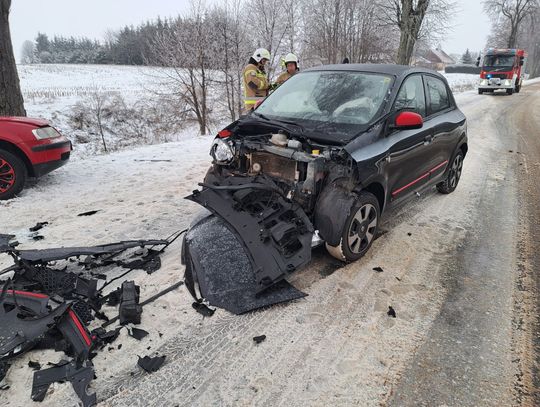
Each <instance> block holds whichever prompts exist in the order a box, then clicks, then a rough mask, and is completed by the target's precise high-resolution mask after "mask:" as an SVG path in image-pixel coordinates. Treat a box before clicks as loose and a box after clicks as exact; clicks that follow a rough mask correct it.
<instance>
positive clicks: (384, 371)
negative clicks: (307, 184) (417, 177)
mask: <svg viewBox="0 0 540 407" xmlns="http://www.w3.org/2000/svg"><path fill="white" fill-rule="evenodd" d="M457 101H458V104H459V105H460V107H461V109H462V110H463V112H464V113H465V114H466V115H467V118H468V125H469V146H470V147H469V154H468V156H467V158H466V160H465V166H464V172H463V176H462V179H461V182H460V185H459V187H458V188H457V190H456V191H455V192H454V193H453V194H451V195H446V196H445V195H440V194H437V193H436V192H435V191H428V192H426V193H424V194H423V195H422V196H421V197H420V198H418V199H415V200H414V201H413V202H410V203H409V204H408V205H406V206H402V207H401V208H399V209H396V210H394V211H393V212H392V213H389V214H387V215H388V216H387V217H386V221H385V222H384V224H383V229H384V230H385V231H387V233H385V234H383V235H382V237H380V238H379V239H378V240H377V241H376V242H375V243H374V245H373V248H372V249H371V251H370V252H369V253H368V255H367V256H365V257H364V258H363V259H361V260H360V261H358V262H356V263H353V264H349V265H346V266H343V267H342V266H341V265H339V264H338V263H336V262H335V261H334V260H332V259H331V258H330V257H329V256H327V255H326V254H325V253H324V250H319V251H316V253H315V254H314V257H315V259H314V261H313V263H312V265H311V266H309V267H308V268H306V269H304V270H303V271H301V272H299V273H298V274H296V275H295V276H294V277H293V278H292V279H291V281H292V282H293V283H294V285H295V286H297V287H298V288H300V289H301V290H304V291H305V292H306V293H308V294H309V296H308V297H307V298H305V299H302V300H299V301H296V302H293V303H289V304H285V305H279V306H274V307H271V308H269V309H266V310H260V311H256V312H253V313H249V314H247V315H243V316H234V315H231V314H229V313H227V312H226V311H223V310H218V311H217V312H216V313H215V315H214V316H213V317H211V318H203V317H202V316H201V315H199V314H197V313H196V312H195V311H194V310H193V309H192V307H191V303H192V300H191V298H190V296H189V294H188V293H187V291H186V290H185V287H181V288H180V289H178V290H176V291H174V292H172V293H169V294H167V295H166V296H164V297H162V298H161V299H159V300H158V301H156V302H154V303H152V304H151V305H148V306H146V307H145V308H144V311H143V316H142V323H141V325H140V327H141V328H143V329H146V330H147V331H149V332H150V335H149V336H148V337H146V338H144V339H143V340H142V341H140V342H139V341H136V340H135V339H134V338H131V337H128V336H127V334H126V332H125V330H123V331H122V334H121V336H120V338H119V339H118V340H117V341H116V342H115V343H113V345H111V347H110V349H108V348H105V350H104V351H102V352H100V353H98V356H97V357H96V358H95V359H94V363H95V367H96V375H97V379H96V380H94V381H93V382H92V388H93V389H95V390H96V392H97V394H98V400H99V402H100V404H101V405H103V406H174V405H181V406H253V405H257V406H287V407H288V406H329V405H332V406H350V405H358V406H379V405H394V406H417V405H425V406H434V405H437V406H438V405H446V406H473V405H474V406H483V405H485V406H493V405H498V406H509V405H535V404H536V405H538V403H540V400H538V394H539V393H538V390H539V388H538V377H535V376H533V374H532V373H531V372H533V371H534V368H535V367H534V364H535V358H537V357H538V354H537V353H535V349H534V348H533V344H534V341H533V339H534V338H535V337H537V336H535V335H537V332H538V331H537V328H538V326H537V325H536V324H537V321H536V320H535V319H534V318H536V315H538V312H537V308H536V307H537V306H538V302H537V301H538V297H537V296H536V291H535V289H536V285H535V284H536V283H537V282H535V281H534V278H533V274H532V271H534V268H533V264H534V261H535V259H536V260H538V259H537V257H538V253H539V251H538V248H537V247H536V245H538V241H539V239H538V236H536V235H537V234H538V233H539V232H538V224H539V213H540V211H539V210H538V204H537V202H536V201H537V198H538V188H539V187H538V179H539V177H540V143H539V141H538V135H539V134H540V122H539V121H540V114H539V112H540V85H538V84H531V85H529V86H526V87H524V88H523V89H522V92H521V93H519V94H515V95H513V96H505V95H495V96H492V95H483V96H479V95H476V94H474V93H473V92H467V93H463V94H460V95H458V96H457ZM210 143H211V138H208V137H206V138H190V139H187V140H185V141H183V142H179V143H171V144H166V145H157V146H150V147H145V148H139V149H136V150H133V151H128V152H122V153H116V154H111V155H104V156H98V157H94V158H90V159H86V160H77V161H74V162H72V163H70V164H69V165H67V166H66V167H64V168H62V169H60V170H58V171H56V172H54V173H52V174H50V175H48V176H46V177H45V178H43V179H41V180H39V181H38V182H37V183H35V184H34V185H30V186H29V187H28V188H27V189H26V190H25V191H24V192H23V194H22V196H21V197H19V198H16V199H13V200H11V201H7V202H3V203H0V225H1V230H0V232H2V233H14V234H16V235H17V239H18V240H19V241H20V242H21V245H22V246H23V247H25V248H40V247H49V246H61V245H92V244H97V243H102V242H104V243H106V242H109V241H117V240H123V239H140V238H161V237H166V236H168V235H170V234H171V233H173V232H174V231H176V230H178V229H182V228H185V227H186V226H187V225H188V223H189V220H190V217H191V216H192V215H193V214H194V213H195V212H196V211H197V210H198V208H197V207H196V205H195V204H193V203H191V202H188V201H186V200H184V199H183V197H184V196H186V195H187V194H189V193H190V192H191V190H193V189H195V188H196V187H197V182H198V181H200V180H201V179H202V176H203V174H204V172H205V170H206V168H207V166H208V163H209V157H208V156H207V151H208V147H209V145H210ZM152 160H153V161H152ZM89 210H99V212H98V213H97V214H96V215H94V216H90V217H77V216H76V215H77V214H78V213H80V212H84V211H89ZM43 221H48V222H50V224H49V225H48V226H46V227H45V228H44V229H42V230H41V231H40V234H42V235H43V236H44V237H45V239H44V240H42V241H39V242H34V241H32V240H31V238H30V237H29V234H30V232H28V228H29V227H31V226H33V225H34V224H35V223H36V222H43ZM535 225H536V226H535ZM179 251H180V245H179V244H176V245H173V246H172V247H170V248H169V249H168V250H167V251H166V253H165V255H164V256H163V267H162V268H161V270H159V271H158V272H156V273H154V274H153V275H150V276H148V275H146V274H145V273H144V272H139V271H137V272H133V274H132V275H131V278H133V279H135V280H136V282H137V283H138V284H140V285H141V291H142V292H141V297H142V298H146V297H149V296H150V295H152V294H154V293H156V292H157V291H159V290H160V289H163V288H165V287H166V286H168V285H170V284H172V283H174V282H176V281H177V280H179V279H181V278H182V276H183V268H182V266H181V265H180V252H179ZM534 256H536V257H534ZM8 264H9V261H8V259H7V258H5V257H0V267H2V266H5V265H8ZM538 264H539V263H538V262H536V265H538ZM374 267H382V268H383V270H384V271H383V272H380V273H378V272H375V271H373V268H374ZM388 306H392V307H393V308H394V309H395V311H396V314H397V317H396V318H391V317H389V316H388V315H387V310H388ZM105 312H107V313H108V314H110V315H115V312H116V310H115V309H112V308H111V309H107V308H106V309H105ZM160 334H162V335H160ZM258 335H266V337H267V339H266V340H265V341H264V342H262V343H260V344H258V345H257V344H255V343H254V342H253V340H252V338H253V337H254V336H258ZM119 344H122V347H121V349H118V345H119ZM155 353H158V354H163V355H166V361H165V365H164V366H163V367H162V368H161V369H160V370H159V371H158V372H156V373H153V374H147V373H142V372H141V371H140V369H139V368H138V367H137V366H136V362H137V355H141V356H143V355H154V354H155ZM62 357H63V354H60V353H55V352H52V351H49V352H42V351H33V352H29V353H28V354H27V355H25V356H24V357H20V358H18V359H16V360H15V361H14V363H13V366H12V367H11V369H10V371H9V373H8V376H7V383H8V384H9V385H10V386H11V387H10V389H9V390H5V391H0V404H1V405H7V406H28V405H31V404H32V402H31V401H30V391H31V386H32V374H33V372H32V370H31V369H30V368H29V367H28V366H27V364H28V361H29V360H34V361H39V362H40V363H41V364H42V365H45V364H46V363H47V362H57V361H59V360H60V359H61V358H62ZM536 360H537V359H536ZM535 396H536V397H537V399H536V400H535V399H534V397H535ZM77 402H78V399H77V397H76V396H75V395H74V392H73V390H72V387H71V385H70V384H55V385H53V386H51V389H50V390H49V393H48V394H47V397H46V398H45V400H44V402H42V403H41V404H40V405H42V406H59V405H62V406H70V405H76V404H77Z"/></svg>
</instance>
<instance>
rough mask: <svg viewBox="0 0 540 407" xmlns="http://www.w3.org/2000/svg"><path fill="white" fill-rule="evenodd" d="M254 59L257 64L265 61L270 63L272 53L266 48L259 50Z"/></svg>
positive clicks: (254, 54) (256, 51)
mask: <svg viewBox="0 0 540 407" xmlns="http://www.w3.org/2000/svg"><path fill="white" fill-rule="evenodd" d="M253 59H254V60H255V61H257V62H261V60H263V59H267V60H269V61H270V51H268V50H267V49H266V48H257V49H256V50H255V52H254V53H253Z"/></svg>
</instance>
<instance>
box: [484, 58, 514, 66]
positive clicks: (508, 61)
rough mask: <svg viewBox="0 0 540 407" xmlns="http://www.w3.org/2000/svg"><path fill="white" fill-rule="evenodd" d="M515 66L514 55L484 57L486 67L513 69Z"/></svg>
mask: <svg viewBox="0 0 540 407" xmlns="http://www.w3.org/2000/svg"><path fill="white" fill-rule="evenodd" d="M513 65H514V55H486V56H485V57H484V67H490V68H501V67H505V68H508V69H511V68H512V66H513Z"/></svg>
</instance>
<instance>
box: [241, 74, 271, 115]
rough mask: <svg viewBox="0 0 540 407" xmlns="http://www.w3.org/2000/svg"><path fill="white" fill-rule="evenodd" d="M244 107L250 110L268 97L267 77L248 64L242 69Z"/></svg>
mask: <svg viewBox="0 0 540 407" xmlns="http://www.w3.org/2000/svg"><path fill="white" fill-rule="evenodd" d="M243 77H244V107H245V109H246V110H251V109H253V107H254V106H255V104H256V103H257V102H258V101H259V100H263V99H264V98H265V97H266V96H267V95H268V88H269V84H268V77H267V76H266V73H265V72H263V71H261V70H259V67H258V66H256V65H253V64H248V65H247V66H246V67H245V68H244V74H243Z"/></svg>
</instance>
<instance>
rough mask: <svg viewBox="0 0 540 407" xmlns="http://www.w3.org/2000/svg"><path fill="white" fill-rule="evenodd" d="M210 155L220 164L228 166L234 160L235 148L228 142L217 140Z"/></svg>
mask: <svg viewBox="0 0 540 407" xmlns="http://www.w3.org/2000/svg"><path fill="white" fill-rule="evenodd" d="M210 155H211V156H212V158H213V159H214V161H215V162H216V163H218V164H227V163H230V162H231V161H232V159H233V158H234V147H233V146H232V145H231V143H229V142H228V141H225V140H222V139H219V138H217V139H215V140H214V142H213V143H212V147H211V148H210Z"/></svg>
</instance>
